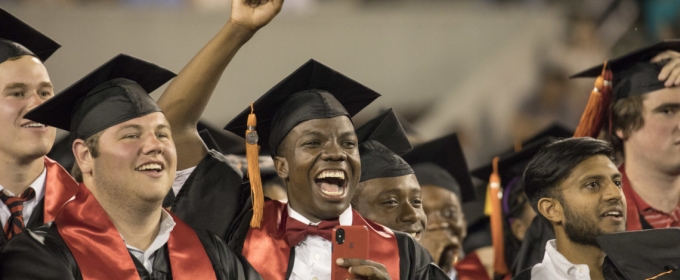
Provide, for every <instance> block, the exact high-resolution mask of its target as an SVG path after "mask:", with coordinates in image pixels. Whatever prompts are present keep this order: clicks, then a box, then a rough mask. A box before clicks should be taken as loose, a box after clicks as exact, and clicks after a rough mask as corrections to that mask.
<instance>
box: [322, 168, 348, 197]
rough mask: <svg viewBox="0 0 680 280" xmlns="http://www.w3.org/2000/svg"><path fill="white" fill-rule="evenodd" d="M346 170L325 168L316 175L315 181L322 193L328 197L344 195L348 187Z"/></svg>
mask: <svg viewBox="0 0 680 280" xmlns="http://www.w3.org/2000/svg"><path fill="white" fill-rule="evenodd" d="M345 177H346V176H345V171H342V170H324V171H321V172H320V173H319V174H317V175H316V177H315V178H314V183H315V184H316V187H317V188H319V190H320V191H321V193H322V194H323V195H325V196H327V197H342V196H343V195H344V194H345V189H346V188H347V180H345Z"/></svg>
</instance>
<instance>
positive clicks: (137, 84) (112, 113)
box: [25, 54, 175, 141]
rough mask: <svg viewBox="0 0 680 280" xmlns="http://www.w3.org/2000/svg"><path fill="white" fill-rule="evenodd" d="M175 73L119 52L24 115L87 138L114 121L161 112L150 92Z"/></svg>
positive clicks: (117, 122)
mask: <svg viewBox="0 0 680 280" xmlns="http://www.w3.org/2000/svg"><path fill="white" fill-rule="evenodd" d="M174 77H175V74H174V73H172V72H171V71H169V70H167V69H165V68H161V67H160V66H158V65H155V64H152V63H149V62H146V61H144V60H140V59H138V58H135V57H132V56H128V55H124V54H119V55H117V56H116V57H114V58H113V59H111V60H109V61H108V62H106V63H104V64H103V65H102V66H99V68H97V69H95V70H94V71H92V72H91V73H89V74H87V76H85V77H84V78H82V79H80V80H79V81H77V82H76V83H74V84H73V85H71V86H70V87H68V88H67V89H65V90H64V91H62V92H61V93H59V94H57V95H56V96H54V97H53V98H51V99H50V100H48V101H45V103H43V104H41V105H40V106H38V107H36V108H35V109H33V110H32V111H30V112H28V113H27V114H26V116H25V118H27V119H30V120H33V121H36V122H39V123H43V124H45V125H49V126H54V127H57V128H61V129H64V130H68V131H70V132H71V137H70V139H71V141H73V140H75V139H87V138H89V137H90V136H92V135H94V134H95V133H97V132H99V131H102V130H104V129H106V128H109V127H111V126H114V125H116V124H119V123H122V122H125V121H128V120H131V119H134V118H138V117H141V116H144V115H147V114H150V113H153V112H160V111H161V110H160V108H158V105H156V102H155V101H154V100H153V99H151V97H150V96H149V93H150V92H152V91H154V90H155V89H157V88H158V87H160V86H162V85H163V84H165V83H166V82H168V81H169V80H170V79H172V78H174Z"/></svg>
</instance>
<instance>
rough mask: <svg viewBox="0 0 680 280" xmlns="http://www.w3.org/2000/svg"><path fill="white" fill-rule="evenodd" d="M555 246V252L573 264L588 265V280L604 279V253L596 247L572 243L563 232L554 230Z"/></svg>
mask: <svg viewBox="0 0 680 280" xmlns="http://www.w3.org/2000/svg"><path fill="white" fill-rule="evenodd" d="M555 237H556V238H555V240H556V241H555V244H556V246H557V248H556V249H557V251H558V252H560V254H562V256H564V257H565V258H566V259H567V260H568V261H569V262H571V263H573V264H585V265H588V270H590V279H592V280H600V279H602V280H603V279H604V275H603V273H602V264H603V263H604V258H605V257H606V255H605V253H604V251H602V249H600V248H599V247H597V246H593V245H583V244H579V243H574V242H572V241H571V240H570V239H569V237H567V235H566V234H565V233H564V231H563V230H558V229H556V230H555Z"/></svg>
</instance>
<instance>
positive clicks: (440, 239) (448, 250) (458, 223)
mask: <svg viewBox="0 0 680 280" xmlns="http://www.w3.org/2000/svg"><path fill="white" fill-rule="evenodd" d="M403 158H404V160H406V162H408V163H409V164H410V165H411V167H412V168H413V171H414V173H415V174H416V178H417V179H418V184H420V188H421V191H422V202H423V210H424V211H425V215H426V216H427V228H426V230H425V234H424V236H423V238H422V239H421V240H420V242H421V243H422V244H423V246H425V248H427V249H428V251H429V252H430V254H431V255H432V257H433V258H434V260H435V263H437V265H439V267H441V268H442V270H444V271H445V272H446V273H447V274H448V275H449V278H450V279H455V278H456V274H457V272H456V270H455V269H454V268H453V265H454V263H456V262H457V261H459V260H461V259H463V253H462V252H463V251H462V243H463V239H464V238H465V236H466V234H467V231H466V230H467V226H466V224H465V217H464V214H463V211H462V207H461V205H462V203H463V202H468V201H471V200H474V191H473V185H472V178H471V177H470V174H469V171H468V168H467V163H466V161H465V157H464V156H463V151H462V149H461V147H460V143H459V142H458V136H457V135H456V134H450V135H447V136H444V137H441V138H439V139H435V140H432V141H430V142H427V143H423V144H421V145H419V146H416V147H415V148H414V149H413V150H412V151H410V152H409V153H407V154H405V155H404V156H403Z"/></svg>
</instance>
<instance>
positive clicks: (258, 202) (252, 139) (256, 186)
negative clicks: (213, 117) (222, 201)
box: [246, 104, 264, 228]
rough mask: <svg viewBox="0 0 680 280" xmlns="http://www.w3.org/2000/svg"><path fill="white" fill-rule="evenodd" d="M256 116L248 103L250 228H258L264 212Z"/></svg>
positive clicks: (247, 151)
mask: <svg viewBox="0 0 680 280" xmlns="http://www.w3.org/2000/svg"><path fill="white" fill-rule="evenodd" d="M256 126H257V117H256V116H255V112H254V109H253V104H250V114H249V115H248V127H247V128H246V160H247V161H248V178H249V179H250V193H251V197H252V200H253V218H252V219H251V220H250V227H251V228H259V227H260V224H261V223H262V214H263V212H264V192H263V190H262V178H261V177H260V159H259V152H260V147H259V146H258V145H257V141H258V136H257V130H256Z"/></svg>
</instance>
